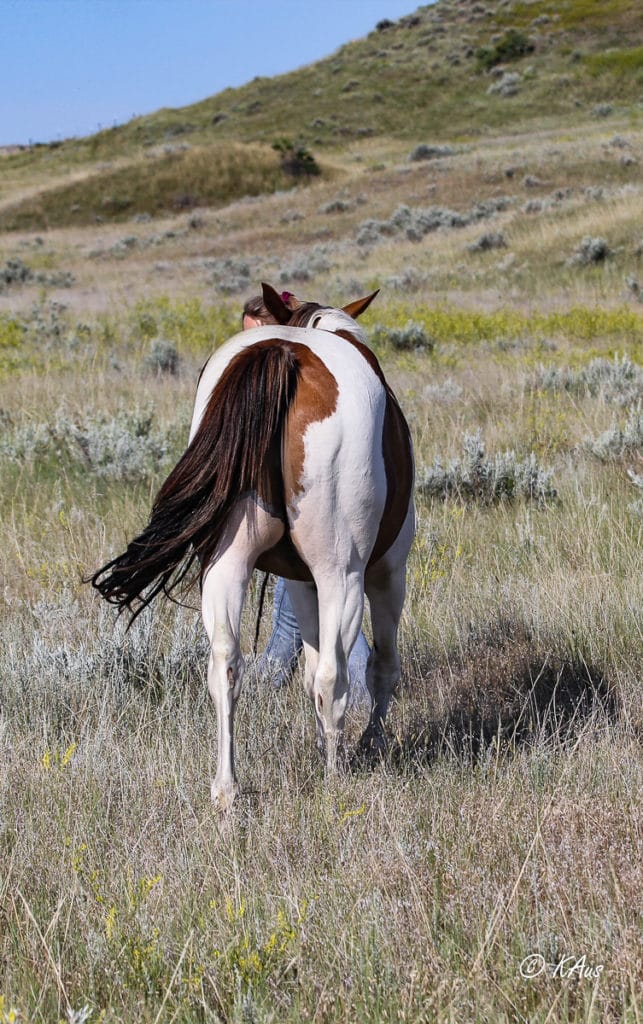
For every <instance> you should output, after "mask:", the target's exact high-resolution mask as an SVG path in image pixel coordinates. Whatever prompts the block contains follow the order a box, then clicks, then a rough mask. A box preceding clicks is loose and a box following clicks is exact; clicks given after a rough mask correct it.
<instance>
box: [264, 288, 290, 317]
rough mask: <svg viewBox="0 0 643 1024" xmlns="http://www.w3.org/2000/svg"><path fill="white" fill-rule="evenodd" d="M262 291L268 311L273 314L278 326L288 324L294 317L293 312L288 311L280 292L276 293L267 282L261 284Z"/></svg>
mask: <svg viewBox="0 0 643 1024" xmlns="http://www.w3.org/2000/svg"><path fill="white" fill-rule="evenodd" d="M261 291H262V294H263V303H264V306H265V307H266V309H267V310H268V311H269V312H270V313H272V315H273V316H274V318H275V320H276V321H277V323H278V324H286V323H288V321H289V320H290V318H291V316H292V310H290V309H288V306H287V305H286V303H285V302H284V300H283V299H282V297H281V295H280V294H279V292H276V291H275V289H274V288H273V287H272V285H271V284H266V283H265V281H262V282H261Z"/></svg>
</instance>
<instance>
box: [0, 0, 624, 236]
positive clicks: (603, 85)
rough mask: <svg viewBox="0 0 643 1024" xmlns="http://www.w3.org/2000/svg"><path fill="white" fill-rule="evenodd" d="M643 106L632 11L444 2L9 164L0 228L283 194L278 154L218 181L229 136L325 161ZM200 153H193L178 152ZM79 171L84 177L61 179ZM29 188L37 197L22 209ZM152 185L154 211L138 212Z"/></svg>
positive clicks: (13, 157) (565, 1)
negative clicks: (307, 58) (192, 100)
mask: <svg viewBox="0 0 643 1024" xmlns="http://www.w3.org/2000/svg"><path fill="white" fill-rule="evenodd" d="M642 95H643V12H642V8H641V5H640V4H639V3H638V2H637V0H562V2H553V0H532V2H529V0H515V2H511V0H501V2H499V3H497V4H491V3H490V4H487V3H481V2H478V0H438V2H437V3H436V4H434V5H431V6H425V7H419V8H418V9H417V10H416V11H415V12H414V13H410V14H409V15H407V16H406V17H404V18H401V19H400V20H399V21H397V22H389V21H386V20H385V21H381V22H379V23H378V25H377V27H375V28H374V29H373V31H372V32H371V33H370V34H369V35H368V36H366V37H365V38H363V39H359V40H356V41H353V42H350V43H347V44H346V45H345V46H342V47H341V48H340V49H339V50H338V51H337V52H336V53H334V54H332V55H331V56H329V57H327V58H326V59H324V60H321V61H319V62H317V63H315V64H312V65H309V66H308V67H304V68H300V69H298V70H296V71H293V72H291V73H289V74H286V75H280V76H277V77H274V78H270V79H267V78H255V79H254V80H253V81H251V82H249V83H248V84H247V85H245V86H243V87H241V88H238V89H226V90H224V91H223V92H221V93H218V94H217V95H215V96H211V97H209V98H208V99H205V100H203V101H201V102H199V103H196V104H193V105H191V106H187V107H182V108H177V109H162V110H159V111H157V112H156V113H154V114H151V115H149V116H145V117H139V118H136V119H133V120H132V121H130V122H129V123H128V124H126V125H122V126H120V127H115V128H112V129H109V130H106V131H102V132H99V133H97V134H95V135H91V136H88V137H86V138H82V139H70V140H67V141H65V142H62V143H59V142H55V143H50V144H41V145H34V146H31V147H25V148H24V149H22V150H21V151H19V152H17V153H16V152H14V153H11V154H6V155H5V156H4V157H3V158H2V159H0V227H2V228H4V229H5V230H6V229H14V228H18V227H20V228H28V227H30V226H31V227H37V228H39V229H40V228H42V227H44V226H47V225H49V224H61V223H64V222H65V221H66V219H69V220H70V222H71V223H74V222H79V221H80V222H89V221H91V220H92V219H95V218H96V216H98V217H100V218H102V219H114V218H122V217H123V216H125V215H130V214H132V213H135V212H148V213H152V214H154V213H157V212H161V211H165V212H167V211H171V210H172V209H173V208H176V202H177V195H180V194H181V193H185V192H186V191H187V192H190V191H191V192H192V193H193V194H194V197H195V198H196V199H198V202H199V203H200V204H201V205H220V204H221V203H224V202H227V201H229V200H230V199H231V198H235V197H238V196H240V195H248V194H256V193H257V192H258V191H271V190H274V189H275V188H278V187H283V186H284V179H283V175H282V176H280V174H279V167H278V161H277V159H276V157H274V156H270V159H268V158H266V157H264V158H263V162H262V171H261V173H260V174H257V173H255V172H256V170H257V167H256V166H254V165H256V162H257V159H258V158H257V155H256V152H255V151H253V153H252V154H250V155H249V157H248V159H249V162H250V163H252V162H253V161H254V165H253V168H252V171H251V172H250V173H249V174H246V171H245V169H244V173H242V174H240V175H239V174H234V173H233V174H232V178H233V179H234V188H231V187H230V182H229V180H228V177H227V176H226V173H224V174H223V176H222V177H223V180H222V183H221V184H219V177H218V172H217V173H215V170H216V168H217V167H219V166H222V165H225V166H226V167H228V168H229V167H230V166H231V165H232V164H234V162H235V159H236V158H231V157H230V155H229V153H228V152H227V150H223V155H222V150H221V147H222V145H223V144H226V143H229V142H231V141H233V140H234V141H235V142H237V143H239V142H246V143H257V142H260V143H263V144H268V145H271V144H272V143H273V142H274V141H275V139H276V138H278V137H281V136H287V137H288V138H290V139H294V140H297V141H298V142H301V143H303V144H304V145H305V146H306V147H308V148H309V149H311V150H312V151H313V153H315V154H317V156H319V155H320V154H321V156H322V159H323V154H324V152H325V151H330V152H332V151H335V150H337V149H338V148H339V147H343V146H345V145H346V144H347V143H350V142H351V141H354V140H358V139H365V138H378V137H388V138H404V139H416V140H418V141H423V140H429V141H435V140H438V141H440V140H442V141H444V140H447V139H450V140H462V139H471V138H475V137H477V136H480V135H487V134H494V133H496V132H498V130H502V131H503V132H510V133H511V132H518V131H524V130H526V129H527V130H528V129H529V127H530V125H532V124H533V123H535V122H537V124H538V127H539V128H543V127H547V125H548V124H549V125H551V126H554V125H555V126H556V127H558V128H560V126H561V125H564V124H565V123H568V124H569V125H570V126H571V125H576V124H577V123H578V121H579V119H580V118H594V119H597V118H600V117H601V116H605V115H606V113H609V112H610V111H611V110H620V111H621V112H623V110H631V112H632V116H635V113H636V111H637V109H640V108H639V106H638V104H639V101H640V99H641V96H642ZM158 147H163V151H161V152H160V153H159V152H158ZM195 147H196V148H198V150H199V156H198V157H197V156H195V155H194V154H193V155H191V156H186V151H187V150H188V149H193V148H195ZM208 150H210V152H211V153H212V154H213V156H212V160H211V161H209V160H208V157H207V151H208ZM266 152H267V151H266ZM152 154H153V157H152V161H151V162H150V156H151V155H152ZM214 154H216V155H214ZM115 160H118V161H119V162H120V163H119V167H118V168H117V169H115V168H114V166H113V161H115ZM143 160H145V161H146V163H145V165H144V166H143V167H142V166H141V161H143ZM260 162H261V161H260ZM197 163H198V164H199V166H200V168H201V170H203V169H204V168H205V169H206V173H207V168H208V165H209V164H212V165H213V166H212V169H211V171H210V173H209V178H210V184H209V186H207V187H206V186H205V185H204V183H203V181H202V180H201V178H200V177H199V176H198V174H197V178H198V181H197V183H196V184H195V183H194V181H193V180H192V178H191V176H190V175H191V169H192V170H193V169H194V165H195V164H197ZM82 169H85V170H86V171H87V174H88V177H87V180H80V181H74V182H73V184H70V183H69V182H68V181H65V180H63V181H57V180H56V178H57V177H60V176H63V175H68V174H69V173H70V172H72V171H76V172H79V171H80V170H82ZM150 170H152V172H153V173H151V174H150V173H149V172H150ZM90 172H91V173H90ZM130 173H131V175H132V181H131V182H130V181H128V175H129V174H130ZM182 176H186V178H187V183H186V184H184V185H181V181H180V179H181V177H182ZM115 179H116V182H115ZM159 180H160V182H159ZM25 182H27V183H29V184H30V185H32V186H33V187H32V188H31V190H30V193H29V195H28V196H27V197H25V196H24V194H23V193H24V186H25ZM146 185H150V187H151V189H152V191H153V192H154V193H155V196H154V198H153V199H152V201H141V197H140V195H139V192H140V187H145V186H146ZM45 186H46V190H45ZM18 189H20V190H22V191H21V194H20V199H19V200H18V199H17V191H18ZM114 189H116V201H115V202H113V203H110V202H109V198H110V196H112V195H113V194H114ZM97 192H98V193H99V195H98V196H97V195H96V193H97ZM105 197H106V198H107V200H108V201H107V202H104V199H105ZM119 197H120V198H119ZM123 199H125V200H127V202H123Z"/></svg>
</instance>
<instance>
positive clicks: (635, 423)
mask: <svg viewBox="0 0 643 1024" xmlns="http://www.w3.org/2000/svg"><path fill="white" fill-rule="evenodd" d="M584 443H585V447H586V448H587V450H588V451H590V452H591V453H592V455H595V456H596V458H597V459H600V460H601V462H610V461H611V460H613V459H620V458H621V457H622V456H624V455H633V454H635V453H636V452H639V451H640V449H641V448H643V411H642V409H641V402H637V404H636V405H632V406H631V407H630V408H629V409H628V411H627V419H626V421H625V424H624V425H623V426H622V427H621V426H619V425H618V424H617V423H615V422H614V423H612V425H611V426H610V427H608V429H607V430H604V431H603V433H602V434H599V435H598V437H594V438H592V437H587V438H585V442H584Z"/></svg>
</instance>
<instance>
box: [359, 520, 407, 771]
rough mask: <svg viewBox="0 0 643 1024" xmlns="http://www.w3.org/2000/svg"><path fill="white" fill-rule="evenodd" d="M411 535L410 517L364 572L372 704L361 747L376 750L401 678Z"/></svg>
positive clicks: (380, 745) (382, 743)
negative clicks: (399, 635) (401, 632)
mask: <svg viewBox="0 0 643 1024" xmlns="http://www.w3.org/2000/svg"><path fill="white" fill-rule="evenodd" d="M412 537H413V515H412V513H410V514H409V517H408V519H407V521H406V523H405V526H404V527H403V528H402V531H401V533H400V535H399V537H398V540H397V541H396V543H395V545H394V547H393V549H392V550H391V552H390V553H387V554H386V555H384V557H383V558H382V559H380V561H379V562H377V563H376V564H375V565H373V566H371V567H370V568H369V569H368V570H367V571H366V576H365V581H364V586H365V590H366V596H367V597H368V603H369V606H370V611H371V626H372V630H373V650H372V651H371V654H370V656H369V659H368V666H367V669H366V685H367V686H368V689H369V692H370V695H371V699H372V701H373V705H372V708H371V714H370V718H369V722H368V725H367V727H366V729H365V730H364V733H363V735H362V738H361V740H360V747H361V748H362V750H365V751H367V752H374V753H377V752H378V751H382V750H383V749H384V747H385V734H384V721H385V719H386V715H387V712H388V709H389V704H390V703H391V697H392V695H393V691H394V689H395V686H396V685H397V683H398V681H399V678H400V657H399V654H398V650H397V631H398V626H399V622H400V617H401V615H402V606H403V605H404V596H405V593H406V558H407V555H408V550H409V546H410V543H411V539H412Z"/></svg>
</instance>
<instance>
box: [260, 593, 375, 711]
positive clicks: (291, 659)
mask: <svg viewBox="0 0 643 1024" xmlns="http://www.w3.org/2000/svg"><path fill="white" fill-rule="evenodd" d="M302 647H303V641H302V639H301V630H300V629H299V623H298V622H297V618H296V616H295V612H294V609H293V606H292V603H291V600H290V598H289V597H288V591H287V590H286V584H285V582H284V580H282V579H281V578H278V579H277V585H276V587H275V598H274V606H273V610H272V634H271V636H270V639H269V641H268V644H267V646H266V649H265V651H264V652H263V654H262V655H261V657H260V658H259V661H258V664H257V671H258V672H259V674H260V675H262V676H266V677H267V678H268V679H270V682H271V683H272V685H273V686H274V687H275V689H279V687H280V686H283V685H284V684H285V683H287V682H288V680H289V679H290V677H291V676H292V674H293V672H294V671H295V669H296V668H297V662H298V660H299V655H300V653H301V649H302ZM369 654H370V647H369V646H368V642H367V640H366V637H365V636H364V634H363V633H362V632H361V631H360V634H359V636H358V637H357V640H356V641H355V646H354V647H353V650H352V651H351V655H350V658H349V659H348V674H349V677H350V685H351V690H355V691H359V690H364V691H365V690H366V682H365V680H366V662H367V661H368V656H369Z"/></svg>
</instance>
